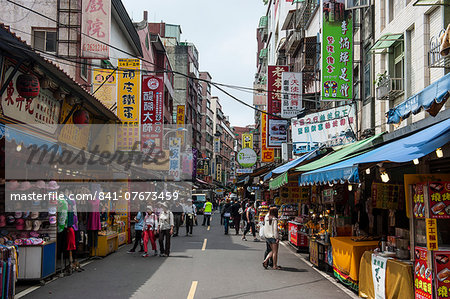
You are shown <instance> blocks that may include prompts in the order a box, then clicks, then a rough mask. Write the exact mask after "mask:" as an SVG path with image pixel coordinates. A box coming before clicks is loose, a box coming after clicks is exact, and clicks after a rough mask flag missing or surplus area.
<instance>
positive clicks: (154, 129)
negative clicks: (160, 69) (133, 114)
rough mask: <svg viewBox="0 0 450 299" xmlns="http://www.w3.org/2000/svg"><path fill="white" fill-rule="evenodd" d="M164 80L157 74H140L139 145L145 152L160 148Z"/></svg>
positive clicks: (159, 149)
mask: <svg viewBox="0 0 450 299" xmlns="http://www.w3.org/2000/svg"><path fill="white" fill-rule="evenodd" d="M163 105H164V80H163V78H162V77H159V76H142V94H141V146H142V151H143V152H144V153H146V154H148V153H149V151H150V150H152V151H153V152H159V151H161V150H162V137H163V123H164V121H163V111H164V110H163Z"/></svg>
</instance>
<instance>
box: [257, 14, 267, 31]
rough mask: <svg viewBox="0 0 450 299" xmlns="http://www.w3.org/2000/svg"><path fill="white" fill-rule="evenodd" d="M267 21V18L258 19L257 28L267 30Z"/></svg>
mask: <svg viewBox="0 0 450 299" xmlns="http://www.w3.org/2000/svg"><path fill="white" fill-rule="evenodd" d="M268 21H269V18H268V17H267V16H263V17H261V18H260V19H259V26H258V28H267V23H268Z"/></svg>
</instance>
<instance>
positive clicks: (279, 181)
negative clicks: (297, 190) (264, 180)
mask: <svg viewBox="0 0 450 299" xmlns="http://www.w3.org/2000/svg"><path fill="white" fill-rule="evenodd" d="M287 183H288V173H287V171H286V172H285V173H283V174H282V175H279V176H277V177H276V178H274V179H273V180H271V181H270V182H269V189H270V190H275V189H278V188H280V187H282V186H284V185H286V184H287Z"/></svg>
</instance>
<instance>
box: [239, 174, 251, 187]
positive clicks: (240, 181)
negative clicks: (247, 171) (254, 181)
mask: <svg viewBox="0 0 450 299" xmlns="http://www.w3.org/2000/svg"><path fill="white" fill-rule="evenodd" d="M249 180H250V176H248V175H247V176H246V177H245V178H243V179H241V180H239V181H238V182H237V183H236V185H240V184H243V185H245V184H247V183H248V182H249Z"/></svg>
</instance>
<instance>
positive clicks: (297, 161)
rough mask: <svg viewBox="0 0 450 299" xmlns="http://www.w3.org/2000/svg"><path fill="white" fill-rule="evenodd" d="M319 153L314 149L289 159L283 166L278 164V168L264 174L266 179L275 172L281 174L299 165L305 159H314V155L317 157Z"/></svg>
mask: <svg viewBox="0 0 450 299" xmlns="http://www.w3.org/2000/svg"><path fill="white" fill-rule="evenodd" d="M317 155H318V150H313V151H311V152H309V153H306V154H304V155H303V156H301V157H299V158H297V159H295V160H292V161H289V162H287V163H285V164H283V165H281V166H278V167H277V168H275V169H274V170H272V171H271V172H269V173H268V174H266V175H265V176H264V181H267V180H268V179H270V178H271V177H272V175H274V174H280V173H284V172H286V171H288V170H290V169H292V168H294V167H296V166H297V165H299V164H300V163H302V162H303V161H306V160H309V159H312V158H314V157H316V156H317Z"/></svg>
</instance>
